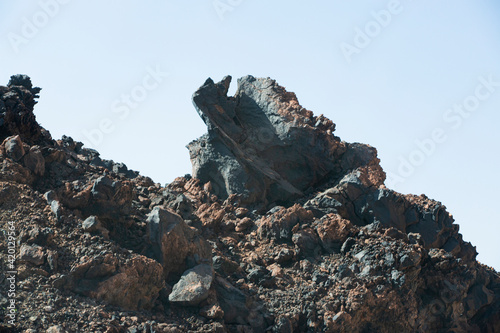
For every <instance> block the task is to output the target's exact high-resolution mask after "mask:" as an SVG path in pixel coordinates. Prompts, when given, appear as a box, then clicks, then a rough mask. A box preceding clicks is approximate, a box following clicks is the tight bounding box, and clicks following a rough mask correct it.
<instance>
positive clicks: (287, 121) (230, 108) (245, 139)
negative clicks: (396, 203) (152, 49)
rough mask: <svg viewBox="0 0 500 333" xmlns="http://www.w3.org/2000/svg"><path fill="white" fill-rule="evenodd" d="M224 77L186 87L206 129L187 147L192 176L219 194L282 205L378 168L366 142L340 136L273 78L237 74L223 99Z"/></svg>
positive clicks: (376, 161)
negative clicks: (326, 184)
mask: <svg viewBox="0 0 500 333" xmlns="http://www.w3.org/2000/svg"><path fill="white" fill-rule="evenodd" d="M230 82H231V77H230V76H226V77H225V78H224V79H223V80H222V81H221V82H218V83H214V82H213V81H212V80H211V79H208V80H207V81H206V82H205V84H203V86H202V87H200V88H199V89H198V90H197V91H196V92H195V93H194V95H193V103H194V105H195V107H196V109H197V111H198V113H199V114H200V116H201V118H202V119H203V121H204V122H205V123H206V124H207V127H208V133H207V134H206V135H204V136H202V137H201V138H199V139H198V140H196V141H193V142H191V143H190V144H189V145H188V148H189V151H190V155H191V161H192V164H193V177H195V178H198V179H200V180H201V181H202V182H208V181H210V182H211V185H212V187H214V188H215V193H217V195H218V196H220V197H221V198H227V197H228V196H229V195H230V194H239V195H241V196H242V199H243V201H244V202H245V203H259V204H262V205H264V206H265V205H266V204H269V203H284V202H287V201H290V200H292V199H296V198H299V197H302V196H303V195H304V192H307V191H308V190H309V189H311V188H313V187H317V186H318V185H321V184H322V183H324V182H326V181H329V180H332V179H336V178H339V177H341V176H342V175H344V174H346V173H348V172H349V171H351V170H354V169H356V168H358V167H363V166H365V167H368V166H374V167H378V160H377V158H376V155H377V153H376V150H375V149H374V148H372V147H370V146H367V145H362V144H348V143H346V142H342V141H340V139H339V138H338V137H336V136H335V135H333V132H334V131H335V124H334V123H333V122H332V121H331V120H329V119H327V118H325V117H324V116H323V115H321V116H319V117H316V116H314V115H313V113H312V112H311V111H309V110H306V109H304V108H303V107H302V106H300V104H299V102H298V100H297V98H296V96H295V94H294V93H290V92H287V91H286V90H285V89H284V88H283V87H281V86H279V85H278V84H277V83H276V81H274V80H271V79H269V78H267V79H257V78H254V77H253V76H245V77H243V78H240V79H239V80H238V90H237V91H236V94H235V96H234V97H228V96H227V91H228V89H229V84H230ZM380 172H381V171H380ZM381 173H383V172H381ZM384 178H385V176H384V175H381V176H380V178H379V179H377V182H383V180H384ZM377 185H378V184H377Z"/></svg>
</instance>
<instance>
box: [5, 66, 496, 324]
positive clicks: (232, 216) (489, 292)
mask: <svg viewBox="0 0 500 333" xmlns="http://www.w3.org/2000/svg"><path fill="white" fill-rule="evenodd" d="M230 82H231V77H225V78H224V79H223V80H222V81H221V82H218V83H215V82H214V81H212V80H211V79H208V80H207V81H206V82H205V83H204V84H203V85H202V86H201V87H200V88H199V89H198V90H197V91H196V92H195V93H194V95H193V102H194V105H195V107H196V111H197V112H198V113H199V115H200V116H201V118H202V119H203V121H204V122H205V123H206V125H207V128H208V132H207V134H205V135H204V136H202V137H200V138H199V139H197V140H195V141H193V142H191V143H189V145H188V149H189V152H190V157H191V162H192V164H193V172H192V176H190V175H186V176H184V177H179V178H176V179H175V180H174V181H173V182H171V183H170V184H167V185H166V186H161V185H160V184H157V183H155V182H154V181H153V180H151V179H150V178H148V177H146V176H143V175H141V174H140V173H138V172H136V171H132V170H129V169H128V168H127V167H126V166H125V165H124V164H123V163H115V162H114V161H110V160H105V159H101V158H100V157H99V153H98V152H97V151H95V150H92V149H87V148H85V147H83V144H82V143H80V142H76V141H74V140H73V139H71V138H70V137H66V136H63V137H62V138H61V139H59V140H54V139H53V138H52V137H51V135H50V133H49V132H48V131H47V130H45V129H44V128H42V127H41V126H40V125H39V124H38V123H37V121H36V117H35V115H34V113H33V110H34V107H35V104H36V99H37V98H38V94H39V93H40V88H37V87H33V85H32V83H31V79H30V78H29V77H28V76H26V75H14V76H12V77H11V79H10V81H9V83H8V84H7V86H0V143H1V145H0V164H1V166H0V228H1V230H2V233H1V234H0V238H1V241H0V262H1V265H2V270H1V271H0V295H1V297H0V305H1V306H0V318H1V319H2V320H1V323H0V332H32V333H35V332H52V333H56V332H59V333H61V332H108V333H112V332H130V333H132V332H280V333H281V332H282V333H289V332H456V333H458V332H464V333H465V332H500V276H499V274H498V273H497V272H495V270H493V269H492V268H489V267H487V266H484V265H482V264H480V263H479V262H477V261H476V255H477V253H476V250H475V248H474V247H473V246H472V245H471V244H470V243H468V242H465V241H463V239H462V235H461V234H460V233H459V227H458V225H457V224H455V223H454V220H453V217H452V215H451V214H450V213H448V212H447V211H446V207H445V206H444V205H443V204H441V203H440V202H438V201H435V200H432V199H430V198H428V197H426V196H425V195H420V196H416V195H403V194H400V193H397V192H395V191H393V190H391V189H388V188H386V187H385V185H384V181H385V173H384V171H383V170H382V168H381V167H380V164H379V159H378V158H377V151H376V149H375V148H373V147H371V146H369V145H365V144H360V143H347V142H344V141H342V140H341V139H340V138H338V137H337V136H335V134H334V132H335V124H334V123H333V122H332V121H331V120H329V119H327V118H326V117H324V116H323V115H320V116H315V115H314V114H313V113H312V112H311V111H309V110H307V109H305V108H303V107H302V106H301V105H300V104H299V102H298V100H297V98H296V96H295V94H294V93H291V92H287V91H286V90H285V88H283V87H282V86H280V85H278V84H277V82H276V81H274V80H272V79H269V78H254V77H252V76H246V77H243V78H240V79H239V80H238V89H237V91H236V93H235V95H234V96H227V92H228V89H229V85H230ZM9 255H10V256H9Z"/></svg>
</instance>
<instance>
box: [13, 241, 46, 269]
mask: <svg viewBox="0 0 500 333" xmlns="http://www.w3.org/2000/svg"><path fill="white" fill-rule="evenodd" d="M19 259H20V260H23V261H26V262H29V263H31V264H33V265H37V266H39V265H42V264H43V263H44V262H45V253H44V251H43V248H42V247H40V246H38V245H26V244H23V245H21V249H20V250H19Z"/></svg>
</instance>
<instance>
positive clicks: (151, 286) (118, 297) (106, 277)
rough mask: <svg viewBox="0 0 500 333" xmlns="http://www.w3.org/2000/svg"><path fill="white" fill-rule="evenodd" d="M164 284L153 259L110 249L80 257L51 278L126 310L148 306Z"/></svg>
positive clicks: (83, 293)
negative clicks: (118, 253) (122, 254)
mask: <svg viewBox="0 0 500 333" xmlns="http://www.w3.org/2000/svg"><path fill="white" fill-rule="evenodd" d="M164 285H165V279H164V275H163V269H162V267H161V265H160V264H159V263H158V262H156V261H155V260H153V259H150V258H146V257H144V256H140V255H134V256H133V257H131V258H123V257H119V256H116V255H113V254H111V253H107V254H104V255H102V256H97V257H95V258H92V259H90V260H88V261H84V262H82V263H80V264H78V265H76V266H74V267H73V269H72V270H71V272H70V273H69V274H68V275H63V276H61V277H59V278H58V279H56V280H55V281H54V286H55V287H58V288H61V289H67V290H71V291H73V292H76V293H78V294H81V295H84V296H88V297H92V298H95V299H99V300H102V301H104V302H106V303H108V304H112V305H115V306H119V307H121V308H123V309H126V310H140V309H151V308H152V307H153V305H154V302H155V300H156V299H157V298H158V296H159V292H160V290H161V289H162V288H163V287H164Z"/></svg>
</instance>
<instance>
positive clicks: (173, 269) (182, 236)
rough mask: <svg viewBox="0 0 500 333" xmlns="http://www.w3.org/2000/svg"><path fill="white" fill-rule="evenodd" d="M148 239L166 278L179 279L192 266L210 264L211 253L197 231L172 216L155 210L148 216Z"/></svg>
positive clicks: (175, 216)
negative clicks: (175, 276)
mask: <svg viewBox="0 0 500 333" xmlns="http://www.w3.org/2000/svg"><path fill="white" fill-rule="evenodd" d="M147 222H148V238H149V241H150V242H151V245H152V250H153V254H154V256H155V258H156V259H157V260H158V261H159V262H160V263H161V264H162V265H163V269H164V273H165V276H166V277H167V278H169V277H170V275H171V274H173V275H180V274H182V273H183V272H184V271H185V270H186V269H188V268H189V267H188V265H189V264H191V265H192V266H191V267H193V266H195V265H196V264H198V263H203V262H204V261H205V263H211V258H212V251H211V248H210V245H209V244H208V242H207V241H206V240H205V239H203V238H202V237H201V236H200V234H199V231H198V230H197V229H195V228H193V227H190V226H188V225H187V224H186V223H185V222H184V221H183V220H182V218H181V217H180V216H179V215H177V214H175V213H174V212H172V211H170V210H167V209H164V208H161V207H155V208H154V209H153V210H152V211H151V213H150V214H149V216H148V220H147Z"/></svg>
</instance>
